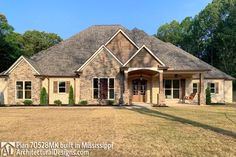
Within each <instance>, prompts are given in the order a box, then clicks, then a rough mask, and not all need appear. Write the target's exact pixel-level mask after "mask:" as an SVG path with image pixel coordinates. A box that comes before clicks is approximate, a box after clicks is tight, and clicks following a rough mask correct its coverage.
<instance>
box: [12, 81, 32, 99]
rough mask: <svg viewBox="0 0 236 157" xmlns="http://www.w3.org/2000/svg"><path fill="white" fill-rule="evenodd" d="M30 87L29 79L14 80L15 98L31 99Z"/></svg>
mask: <svg viewBox="0 0 236 157" xmlns="http://www.w3.org/2000/svg"><path fill="white" fill-rule="evenodd" d="M31 97H32V87H31V81H17V82H16V98H17V99H31Z"/></svg>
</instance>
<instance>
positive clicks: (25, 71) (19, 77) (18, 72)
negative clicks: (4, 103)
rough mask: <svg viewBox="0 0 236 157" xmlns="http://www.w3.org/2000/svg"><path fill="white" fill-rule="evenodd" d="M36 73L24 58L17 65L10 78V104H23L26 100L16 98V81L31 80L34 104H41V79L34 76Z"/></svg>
mask: <svg viewBox="0 0 236 157" xmlns="http://www.w3.org/2000/svg"><path fill="white" fill-rule="evenodd" d="M35 74H37V73H36V72H35V71H34V70H33V68H32V67H31V66H30V65H29V64H28V63H27V62H26V61H25V60H22V61H21V62H20V63H19V64H18V66H17V67H15V69H14V70H13V71H12V72H11V73H10V75H9V79H8V97H7V99H8V104H22V102H23V101H24V100H19V99H16V81H31V82H32V84H31V85H32V101H33V103H34V104H39V101H40V99H39V97H40V96H39V95H40V89H41V80H40V79H39V78H36V77H35V76H34V75H35Z"/></svg>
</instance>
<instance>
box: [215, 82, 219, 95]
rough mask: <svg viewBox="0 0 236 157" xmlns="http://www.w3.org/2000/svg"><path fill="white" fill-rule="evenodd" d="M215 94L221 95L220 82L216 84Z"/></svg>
mask: <svg viewBox="0 0 236 157" xmlns="http://www.w3.org/2000/svg"><path fill="white" fill-rule="evenodd" d="M215 90H216V91H215V93H216V94H219V82H217V83H215Z"/></svg>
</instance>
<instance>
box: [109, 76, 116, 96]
mask: <svg viewBox="0 0 236 157" xmlns="http://www.w3.org/2000/svg"><path fill="white" fill-rule="evenodd" d="M114 88H115V84H114V78H110V79H109V99H114V98H115V89H114Z"/></svg>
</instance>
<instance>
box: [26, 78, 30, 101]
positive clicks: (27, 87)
mask: <svg viewBox="0 0 236 157" xmlns="http://www.w3.org/2000/svg"><path fill="white" fill-rule="evenodd" d="M25 99H31V82H30V81H25Z"/></svg>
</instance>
